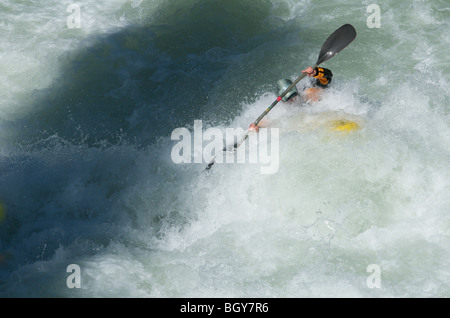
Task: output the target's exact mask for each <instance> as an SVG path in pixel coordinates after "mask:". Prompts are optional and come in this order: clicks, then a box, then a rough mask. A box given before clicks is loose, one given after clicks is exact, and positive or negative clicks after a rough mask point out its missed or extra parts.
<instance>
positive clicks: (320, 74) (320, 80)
mask: <svg viewBox="0 0 450 318" xmlns="http://www.w3.org/2000/svg"><path fill="white" fill-rule="evenodd" d="M315 70H316V73H317V75H316V76H314V78H317V81H316V85H317V86H320V87H327V86H328V84H330V83H331V79H332V78H333V73H332V72H331V71H330V70H329V69H327V68H323V67H316V68H315Z"/></svg>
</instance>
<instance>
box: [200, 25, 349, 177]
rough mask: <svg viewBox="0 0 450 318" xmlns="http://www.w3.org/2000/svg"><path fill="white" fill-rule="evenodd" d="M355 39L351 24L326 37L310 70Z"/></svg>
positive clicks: (256, 123)
mask: <svg viewBox="0 0 450 318" xmlns="http://www.w3.org/2000/svg"><path fill="white" fill-rule="evenodd" d="M355 38H356V30H355V28H354V27H353V26H352V25H351V24H344V25H343V26H341V27H340V28H339V29H337V30H336V31H334V32H333V34H331V35H330V36H329V37H328V39H327V40H326V41H325V42H324V43H323V45H322V48H321V49H320V52H319V57H318V58H317V62H316V64H314V66H312V69H315V68H316V67H317V66H319V65H320V64H322V63H323V62H325V61H328V60H329V59H331V58H332V57H333V56H335V55H336V54H338V53H339V52H340V51H342V49H344V48H345V47H346V46H348V45H349V44H350V43H352V41H353V40H354V39H355ZM305 76H306V73H304V74H302V75H300V76H299V77H297V79H296V80H295V81H294V82H293V83H292V84H291V85H290V86H289V87H288V88H286V90H285V91H284V92H283V93H281V95H280V96H278V97H277V99H276V100H275V101H274V102H273V103H272V104H271V105H270V106H269V107H267V109H266V110H265V111H264V112H263V113H262V114H261V115H259V117H258V118H257V119H256V120H255V121H254V122H253V124H251V125H250V126H253V125H254V126H258V124H259V122H260V121H261V120H262V119H263V118H264V116H266V115H267V113H268V112H270V110H271V109H272V108H273V107H274V106H275V105H276V104H278V102H279V101H280V100H281V99H282V98H283V97H284V96H285V95H286V94H287V93H289V92H290V90H291V89H293V88H294V86H295V85H297V83H298V82H300V80H302V79H303V78H304V77H305ZM249 128H250V127H249ZM248 134H249V129H247V131H246V132H245V134H244V136H243V138H242V140H241V142H240V143H235V144H234V146H233V148H237V147H239V146H240V145H241V144H242V142H244V141H245V139H247V136H248ZM229 148H230V147H227V146H225V147H224V148H223V151H227V150H228V149H229ZM214 162H215V157H214V159H213V160H211V162H210V163H208V165H207V166H206V169H205V170H209V169H210V168H211V166H212V165H213V164H214Z"/></svg>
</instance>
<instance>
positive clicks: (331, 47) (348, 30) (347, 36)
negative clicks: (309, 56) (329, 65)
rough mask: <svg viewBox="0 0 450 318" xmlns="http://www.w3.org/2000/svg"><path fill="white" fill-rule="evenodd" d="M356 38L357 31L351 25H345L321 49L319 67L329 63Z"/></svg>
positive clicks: (318, 60)
mask: <svg viewBox="0 0 450 318" xmlns="http://www.w3.org/2000/svg"><path fill="white" fill-rule="evenodd" d="M355 38H356V30H355V28H354V27H353V26H352V25H351V24H344V25H343V26H341V27H340V28H339V29H337V30H336V31H334V32H333V34H331V35H330V36H329V37H328V39H327V40H326V41H325V43H324V44H323V45H322V48H321V49H320V53H319V58H318V59H317V63H316V64H317V65H319V64H321V63H323V62H325V61H328V60H329V59H331V58H332V57H333V56H335V55H336V54H338V53H339V52H340V51H342V49H343V48H345V47H346V46H347V45H349V44H350V43H352V41H353V40H354V39H355Z"/></svg>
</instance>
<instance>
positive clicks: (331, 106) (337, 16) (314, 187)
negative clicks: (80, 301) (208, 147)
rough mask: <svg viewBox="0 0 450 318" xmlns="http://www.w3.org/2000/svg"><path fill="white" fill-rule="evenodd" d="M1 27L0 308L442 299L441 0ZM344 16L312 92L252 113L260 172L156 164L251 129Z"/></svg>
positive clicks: (278, 2) (63, 5) (103, 13)
mask: <svg viewBox="0 0 450 318" xmlns="http://www.w3.org/2000/svg"><path fill="white" fill-rule="evenodd" d="M0 12H1V15H0V26H1V29H2V33H1V35H0V94H1V98H0V297H156V298H159V297H450V216H449V213H450V196H449V193H450V169H449V162H450V99H449V96H450V94H449V84H448V83H449V82H450V75H449V74H450V62H449V59H448V48H449V47H450V35H449V34H450V33H449V32H448V30H449V21H450V6H449V3H448V1H446V0H436V1H420V2H418V1H415V2H404V1H393V0H387V1H383V2H381V3H379V4H378V5H373V2H372V1H371V0H368V1H359V2H355V1H350V0H339V1H333V2H326V3H325V2H323V1H310V0H262V1H254V0H230V1H220V0H210V1H201V0H185V1H177V0H165V1H159V0H147V1H146V0H113V1H110V0H108V1H107V0H101V1H98V0H97V1H93V0H80V1H71V0H65V1H60V0H58V1H57V0H47V1H27V2H23V1H22V2H18V1H15V0H2V1H1V2H0ZM347 23H349V24H352V25H353V26H354V27H355V29H356V31H357V37H356V39H355V40H354V41H353V42H352V43H351V44H350V45H349V46H348V47H346V48H345V49H344V50H342V51H341V52H340V53H339V54H338V55H336V56H335V57H333V59H330V60H329V61H327V62H325V63H324V64H323V65H321V66H323V67H326V68H329V69H330V70H332V72H333V74H334V76H333V81H332V83H331V84H330V87H329V88H327V89H326V90H325V91H324V92H323V94H322V96H321V97H322V98H321V99H320V100H319V101H317V102H305V101H304V100H303V99H302V98H301V97H299V98H297V99H296V101H294V102H291V103H290V102H286V103H285V102H280V103H279V104H278V105H277V106H276V107H274V109H273V110H272V111H271V112H270V113H269V114H268V115H267V116H266V117H265V118H264V124H265V125H266V127H267V130H268V131H269V132H270V131H275V128H276V129H277V130H276V131H277V132H279V135H278V139H277V140H276V141H277V143H278V144H277V146H278V148H277V153H276V155H277V156H278V157H277V158H278V166H277V169H276V171H274V173H266V174H265V173H261V167H262V165H263V164H262V163H261V162H253V163H251V162H242V163H239V162H232V163H225V162H223V163H217V164H215V165H214V166H213V167H212V168H211V169H210V170H208V171H204V169H205V166H206V164H207V162H205V161H202V162H200V163H198V162H197V161H196V160H191V163H176V162H175V161H174V158H173V151H172V150H173V148H174V147H175V146H176V144H177V143H178V142H179V140H174V139H173V138H172V133H173V132H174V130H176V129H177V128H184V131H188V132H191V133H193V132H194V128H195V123H196V122H200V121H201V124H202V126H201V131H202V132H205V131H207V130H208V129H210V128H215V129H216V131H221V132H225V131H226V130H227V129H228V128H233V129H237V128H240V129H243V130H245V129H247V127H248V126H249V124H250V123H252V122H253V121H254V120H255V119H256V118H257V117H258V116H259V115H260V114H261V113H262V112H263V111H264V110H265V109H266V108H267V106H269V105H270V104H271V103H272V102H273V101H274V100H275V99H276V98H277V87H276V83H277V81H278V80H279V79H283V78H287V79H291V80H294V79H295V78H297V77H298V76H299V75H300V74H301V71H302V70H303V69H305V68H306V67H308V66H311V65H313V64H314V63H315V62H316V60H317V56H318V53H319V50H320V48H321V46H322V44H323V43H324V41H325V40H326V38H327V37H328V36H329V35H330V34H331V33H332V32H333V31H335V30H336V29H337V28H339V27H340V26H342V25H344V24H347ZM310 85H311V79H310V78H305V79H303V80H302V81H300V82H299V83H298V85H297V89H298V90H299V91H303V89H305V88H307V87H309V86H310ZM344 121H349V122H351V123H354V124H355V125H357V126H355V127H357V129H351V130H337V129H333V128H332V127H331V126H332V124H331V123H333V122H334V123H335V122H344ZM192 138H193V139H195V136H193V135H192ZM260 141H263V140H262V139H261V140H260ZM266 141H267V140H266ZM274 141H275V140H274V139H273V140H271V142H272V143H273V142H274ZM267 142H269V141H267ZM245 149H246V151H247V152H249V153H250V152H251V149H250V147H247V148H245ZM272 149H274V148H272ZM184 150H186V149H184ZM269 152H270V147H269ZM274 152H275V151H274ZM271 154H272V155H274V153H271ZM188 155H189V156H191V159H194V158H198V153H196V152H195V151H194V147H193V148H192V149H191V152H188ZM189 156H188V157H189ZM196 156H197V157H196Z"/></svg>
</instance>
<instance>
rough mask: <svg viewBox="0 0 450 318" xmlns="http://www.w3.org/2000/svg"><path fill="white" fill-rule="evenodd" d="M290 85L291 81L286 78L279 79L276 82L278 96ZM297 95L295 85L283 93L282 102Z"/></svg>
mask: <svg viewBox="0 0 450 318" xmlns="http://www.w3.org/2000/svg"><path fill="white" fill-rule="evenodd" d="M291 85H292V81H290V80H288V79H280V80H279V81H278V82H277V86H278V96H280V95H281V94H282V93H283V92H284V91H285V90H286V89H288V88H289V86H291ZM297 95H298V90H297V87H295V86H294V87H293V88H292V89H291V90H290V91H289V92H288V93H287V94H286V95H284V97H283V102H287V101H288V100H290V99H291V98H293V97H295V96H297Z"/></svg>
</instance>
